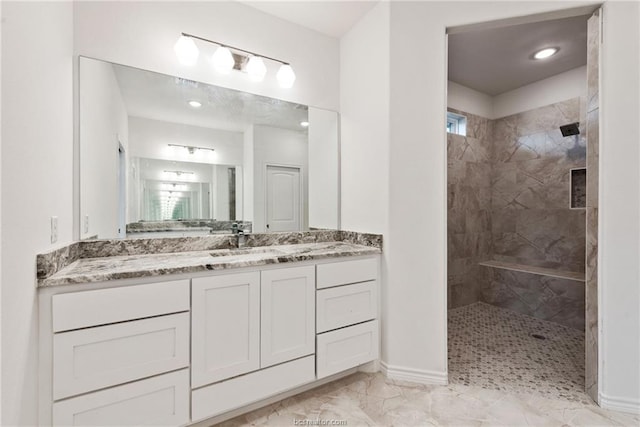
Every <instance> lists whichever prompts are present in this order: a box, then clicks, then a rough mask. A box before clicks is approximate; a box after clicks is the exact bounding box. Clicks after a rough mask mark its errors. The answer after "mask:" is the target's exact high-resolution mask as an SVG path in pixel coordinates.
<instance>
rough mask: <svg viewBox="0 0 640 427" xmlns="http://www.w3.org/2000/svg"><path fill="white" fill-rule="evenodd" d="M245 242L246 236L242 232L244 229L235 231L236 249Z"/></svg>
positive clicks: (242, 246)
mask: <svg viewBox="0 0 640 427" xmlns="http://www.w3.org/2000/svg"><path fill="white" fill-rule="evenodd" d="M246 243H247V236H246V235H245V234H244V230H238V232H237V233H236V246H237V247H238V249H240V248H244V245H245V244H246Z"/></svg>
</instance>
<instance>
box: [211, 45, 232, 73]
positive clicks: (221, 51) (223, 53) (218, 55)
mask: <svg viewBox="0 0 640 427" xmlns="http://www.w3.org/2000/svg"><path fill="white" fill-rule="evenodd" d="M211 63H212V64H213V68H215V70H216V71H217V72H219V73H220V74H229V73H230V72H231V70H233V66H234V65H235V64H236V61H235V60H234V59H233V55H232V54H231V51H230V50H229V49H228V48H227V47H226V46H219V47H218V48H217V49H216V51H215V52H214V53H213V56H212V57H211Z"/></svg>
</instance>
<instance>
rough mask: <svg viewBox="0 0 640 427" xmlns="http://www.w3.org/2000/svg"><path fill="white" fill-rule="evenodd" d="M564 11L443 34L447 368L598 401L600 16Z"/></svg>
mask: <svg viewBox="0 0 640 427" xmlns="http://www.w3.org/2000/svg"><path fill="white" fill-rule="evenodd" d="M567 12H570V11H563V14H562V15H561V16H559V15H556V16H555V17H553V16H549V15H546V16H544V17H540V16H538V17H535V16H533V17H530V19H526V18H519V19H518V22H515V21H512V22H507V21H500V22H496V23H483V24H477V25H472V26H465V27H460V28H450V29H448V30H447V33H448V99H447V123H446V126H447V190H448V192H447V193H448V212H447V242H448V244H447V247H448V253H447V261H448V262H447V263H448V268H447V269H448V280H447V301H448V303H447V305H448V307H447V308H448V372H449V381H450V382H452V383H458V384H465V385H472V386H479V387H484V388H491V389H499V390H505V391H510V392H523V393H535V394H541V395H545V396H548V397H551V398H561V399H568V400H573V401H580V400H588V396H590V397H591V398H592V399H593V400H596V401H597V312H595V310H596V309H595V307H596V306H597V305H594V302H596V301H597V292H596V290H595V286H596V285H595V282H590V278H594V279H595V274H593V271H594V270H595V268H596V266H595V260H596V257H595V256H593V251H595V250H596V246H595V244H594V239H595V238H597V220H596V221H593V220H592V221H590V219H592V216H593V215H596V214H597V197H596V196H597V194H596V193H595V192H597V147H598V140H597V138H598V136H597V132H593V131H592V124H593V123H594V122H595V123H597V120H598V103H597V98H598V96H597V86H598V53H599V44H598V43H599V37H598V34H597V33H598V31H599V28H600V24H599V19H600V15H599V11H598V10H596V11H593V10H590V11H588V13H587V11H585V10H584V9H581V10H576V13H575V14H571V13H567ZM544 50H547V52H545V54H546V55H548V56H545V55H542V54H540V52H541V51H544ZM549 53H551V54H550V55H549ZM539 56H543V57H544V58H541V59H538V58H537V57H539ZM461 123H464V127H461V126H460V124H461ZM461 129H463V130H464V131H461ZM567 129H570V130H571V132H568V131H567ZM590 130H591V132H590ZM576 170H586V177H585V178H584V180H583V181H584V183H585V186H586V190H584V187H581V189H578V188H573V187H575V186H576V185H575V184H576V183H578V181H579V180H578V179H577V178H576V176H574V175H576V173H575V171H576ZM572 176H573V178H572ZM580 178H581V177H580ZM580 182H582V181H580ZM580 191H585V193H586V194H584V196H585V197H581V196H582V195H581V194H578V193H580ZM578 199H580V200H579V201H580V202H583V204H580V203H576V201H577V200H578ZM596 218H597V216H596ZM596 240H597V239H596ZM585 254H587V255H586V256H585ZM587 260H588V261H587ZM585 301H586V303H585ZM594 324H595V325H596V326H595V327H594V326H593V325H594ZM586 325H590V327H589V329H587V327H586ZM543 338H544V339H543ZM585 392H586V393H585Z"/></svg>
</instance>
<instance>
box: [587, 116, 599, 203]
mask: <svg viewBox="0 0 640 427" xmlns="http://www.w3.org/2000/svg"><path fill="white" fill-rule="evenodd" d="M599 114H600V109H599V108H598V109H595V110H592V111H590V112H589V113H588V116H587V138H588V139H589V144H588V146H587V206H588V207H597V206H598V180H599V161H600V156H599V145H600V144H599V139H600V136H599Z"/></svg>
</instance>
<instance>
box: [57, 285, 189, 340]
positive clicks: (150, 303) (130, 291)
mask: <svg viewBox="0 0 640 427" xmlns="http://www.w3.org/2000/svg"><path fill="white" fill-rule="evenodd" d="M52 310H53V332H61V331H68V330H71V329H80V328H86V327H89V326H98V325H106V324H109V323H116V322H123V321H126V320H134V319H142V318H144V317H151V316H158V315H161V314H169V313H177V312H180V311H188V310H189V280H177V281H173V282H162V283H150V284H146V285H134V286H127V287H120V288H110V289H98V290H94V291H84V292H71V293H68V294H59V295H54V296H53V297H52Z"/></svg>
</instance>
